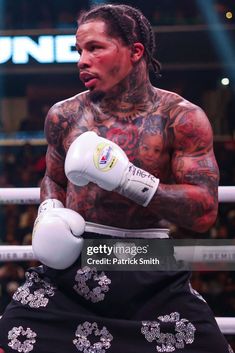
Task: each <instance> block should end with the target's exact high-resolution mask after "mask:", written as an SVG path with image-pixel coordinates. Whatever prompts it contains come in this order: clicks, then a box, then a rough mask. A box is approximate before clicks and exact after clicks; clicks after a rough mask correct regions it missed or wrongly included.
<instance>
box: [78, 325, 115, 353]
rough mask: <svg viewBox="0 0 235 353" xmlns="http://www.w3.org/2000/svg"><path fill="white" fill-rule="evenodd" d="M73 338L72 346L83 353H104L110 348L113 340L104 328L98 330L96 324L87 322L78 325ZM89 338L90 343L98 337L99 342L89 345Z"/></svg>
mask: <svg viewBox="0 0 235 353" xmlns="http://www.w3.org/2000/svg"><path fill="white" fill-rule="evenodd" d="M75 337H76V338H75V339H74V340H73V344H74V345H75V346H76V348H77V350H78V351H79V352H83V353H105V352H106V350H107V349H109V348H110V347H111V341H112V340H113V336H112V335H111V334H110V333H109V331H108V330H107V328H106V327H105V326H103V327H102V329H101V330H100V329H99V328H98V325H97V323H96V322H93V323H90V322H88V321H86V322H84V323H83V324H81V325H78V327H77V330H76V332H75ZM89 337H90V339H91V340H92V342H94V340H95V339H96V337H99V341H97V342H95V343H91V341H90V340H89V339H88V338H89Z"/></svg>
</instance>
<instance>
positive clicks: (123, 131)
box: [65, 114, 170, 175]
mask: <svg viewBox="0 0 235 353" xmlns="http://www.w3.org/2000/svg"><path fill="white" fill-rule="evenodd" d="M88 130H89V131H94V132H96V133H97V134H98V135H100V136H102V137H104V138H107V139H108V140H110V141H113V142H115V143H116V144H117V145H118V146H119V147H121V148H122V149H123V151H125V153H126V155H127V156H128V158H129V160H130V161H131V162H133V163H134V164H135V165H137V166H139V167H141V168H143V169H145V170H148V171H149V172H151V173H153V174H157V175H159V174H161V175H165V174H166V171H167V164H168V162H169V159H170V156H169V143H168V141H167V138H168V133H167V118H164V117H162V116H161V115H157V114H154V115H151V116H148V117H139V118H135V119H132V120H131V121H130V120H128V119H127V120H122V121H118V120H114V119H107V120H105V121H99V120H98V119H96V120H95V119H93V120H91V119H89V120H86V122H85V121H83V124H81V122H80V123H79V124H78V125H77V126H74V129H72V130H71V132H70V134H69V135H68V137H67V138H66V141H65V149H66V150H67V149H68V148H69V145H70V144H71V143H72V142H73V140H74V139H75V138H76V137H77V136H78V135H80V134H81V133H83V132H85V131H88Z"/></svg>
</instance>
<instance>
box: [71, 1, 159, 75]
mask: <svg viewBox="0 0 235 353" xmlns="http://www.w3.org/2000/svg"><path fill="white" fill-rule="evenodd" d="M98 19H101V20H102V21H104V22H105V24H106V26H107V33H108V35H110V36H112V37H116V38H121V39H122V41H123V43H124V44H126V45H132V44H134V43H135V42H140V43H142V44H143V45H144V48H145V54H144V56H145V58H146V62H147V64H148V67H152V68H153V71H154V72H155V74H156V75H157V76H159V71H160V68H161V65H160V63H159V61H158V60H156V59H155V58H154V53H155V36H154V32H153V29H152V26H151V24H150V22H149V21H148V20H147V18H146V17H145V16H144V15H143V13H142V12H141V11H140V10H138V9H136V8H134V7H132V6H129V5H124V4H120V5H111V4H110V5H108V4H103V5H95V6H93V7H92V8H91V9H90V10H88V11H83V12H82V13H81V14H80V16H79V18H78V25H81V24H83V23H85V22H89V21H92V20H98Z"/></svg>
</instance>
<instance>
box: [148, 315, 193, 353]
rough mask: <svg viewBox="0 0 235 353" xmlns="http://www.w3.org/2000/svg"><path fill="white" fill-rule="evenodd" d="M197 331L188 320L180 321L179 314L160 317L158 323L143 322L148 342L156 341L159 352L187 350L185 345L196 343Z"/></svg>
mask: <svg viewBox="0 0 235 353" xmlns="http://www.w3.org/2000/svg"><path fill="white" fill-rule="evenodd" d="M166 330H170V332H166ZM195 331H196V328H195V327H194V325H193V324H192V323H191V322H189V321H188V320H187V319H180V314H179V313H178V312H173V313H171V314H170V315H164V316H159V317H158V318H157V320H156V321H142V328H141V333H142V334H143V335H144V336H145V338H146V340H147V341H148V342H154V341H156V343H157V345H156V350H157V352H174V351H175V350H176V349H183V348H185V344H192V343H193V342H194V334H195ZM173 332H174V333H173Z"/></svg>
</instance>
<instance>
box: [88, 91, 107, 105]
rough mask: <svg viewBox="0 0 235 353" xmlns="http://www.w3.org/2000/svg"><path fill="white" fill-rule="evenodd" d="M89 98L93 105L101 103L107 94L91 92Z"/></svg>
mask: <svg viewBox="0 0 235 353" xmlns="http://www.w3.org/2000/svg"><path fill="white" fill-rule="evenodd" d="M89 97H90V100H91V101H92V102H93V103H99V102H100V101H101V100H102V99H103V98H104V97H105V92H103V91H90V92H89Z"/></svg>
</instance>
